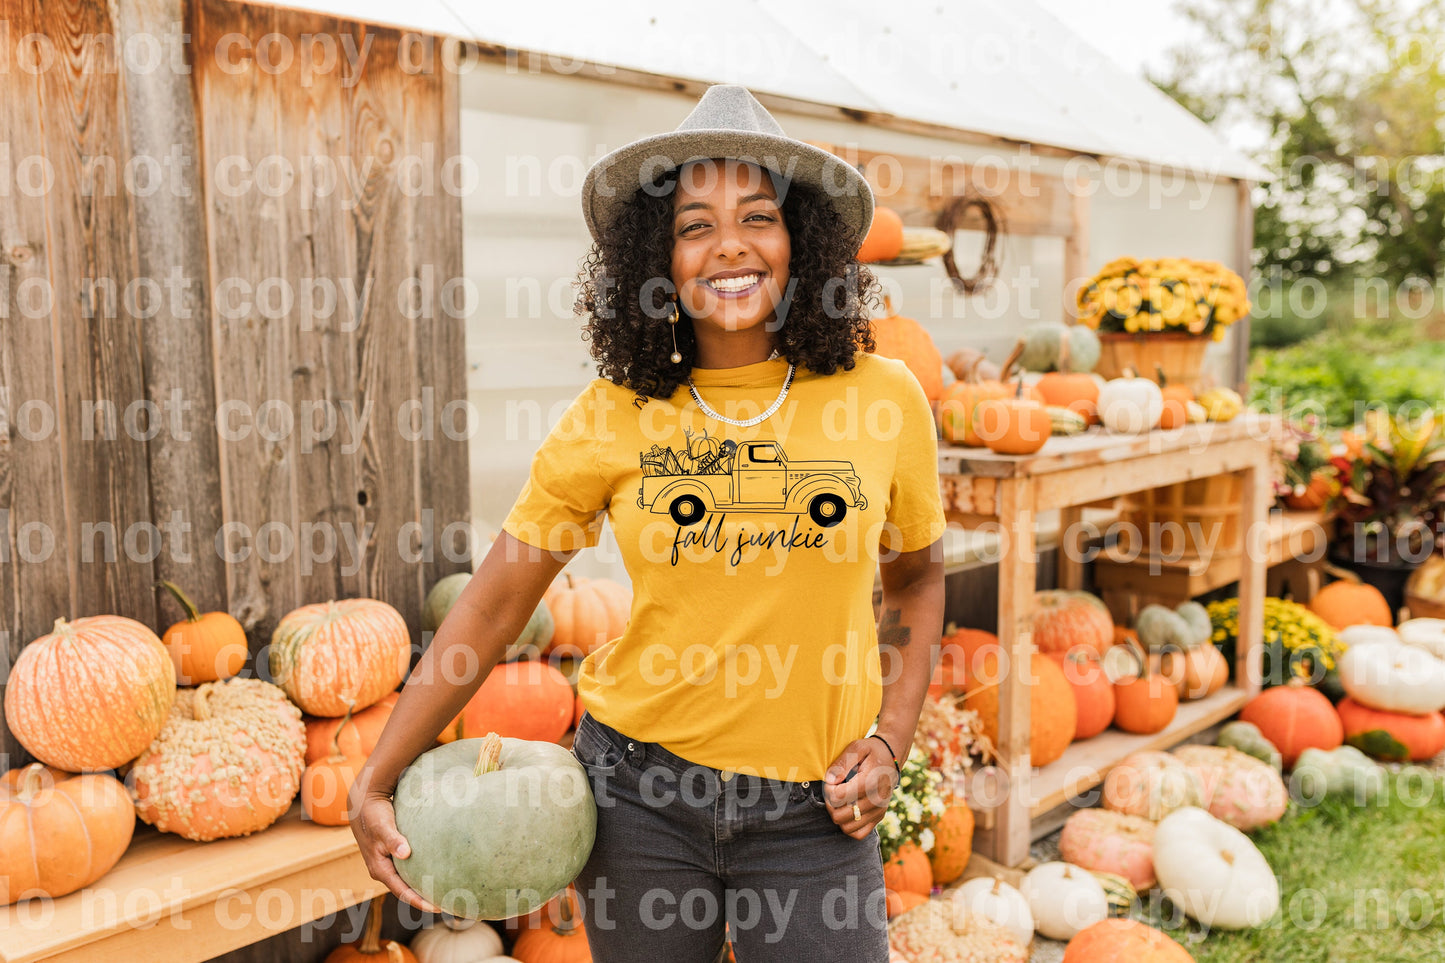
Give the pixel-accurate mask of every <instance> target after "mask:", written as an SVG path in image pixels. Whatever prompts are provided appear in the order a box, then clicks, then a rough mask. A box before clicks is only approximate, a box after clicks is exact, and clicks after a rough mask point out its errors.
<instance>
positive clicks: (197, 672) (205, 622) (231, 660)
mask: <svg viewBox="0 0 1445 963" xmlns="http://www.w3.org/2000/svg"><path fill="white" fill-rule="evenodd" d="M156 584H157V585H159V586H160V587H161V588H163V589H165V590H166V591H167V592H169V593H170V594H171V596H172V597H173V598H174V599H175V600H176V602H177V603H178V604H179V605H180V606H181V608H182V609H184V610H185V613H186V617H185V618H184V619H182V620H181V621H179V622H177V623H175V624H174V625H172V626H171V627H170V628H168V629H166V632H165V635H163V636H161V642H162V643H163V644H164V645H165V647H166V651H167V652H169V653H170V654H171V662H172V663H173V664H174V665H175V667H176V684H177V685H200V684H201V683H202V682H215V681H216V680H217V679H229V678H230V677H231V676H233V675H235V674H236V673H238V672H240V671H241V667H242V666H243V665H245V664H246V655H247V653H248V651H249V649H248V646H247V644H246V630H245V629H243V628H242V627H241V623H240V622H237V621H236V619H235V617H234V616H232V615H231V613H229V612H207V613H205V614H204V615H202V614H201V613H200V612H199V611H198V610H197V609H196V606H195V604H194V603H193V602H192V601H191V600H190V599H189V598H187V597H186V594H185V593H184V592H182V591H181V590H180V589H179V588H178V587H177V586H176V585H175V583H173V582H167V581H161V582H157V583H156Z"/></svg>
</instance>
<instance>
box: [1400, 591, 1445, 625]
mask: <svg viewBox="0 0 1445 963" xmlns="http://www.w3.org/2000/svg"><path fill="white" fill-rule="evenodd" d="M1405 607H1406V608H1408V609H1409V610H1410V618H1412V619H1445V602H1437V601H1435V600H1434V599H1427V598H1425V596H1423V595H1412V594H1411V593H1409V592H1406V593H1405Z"/></svg>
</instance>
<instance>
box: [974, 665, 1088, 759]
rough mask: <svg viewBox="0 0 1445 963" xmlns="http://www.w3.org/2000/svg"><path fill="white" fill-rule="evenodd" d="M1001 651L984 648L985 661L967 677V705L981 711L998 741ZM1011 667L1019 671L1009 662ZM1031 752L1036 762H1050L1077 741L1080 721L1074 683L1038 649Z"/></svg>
mask: <svg viewBox="0 0 1445 963" xmlns="http://www.w3.org/2000/svg"><path fill="white" fill-rule="evenodd" d="M999 655H1000V653H999V651H998V650H993V651H989V652H985V653H984V656H983V658H982V659H981V660H980V661H981V662H982V665H981V667H980V670H979V672H978V673H976V674H971V675H970V676H969V678H968V685H967V693H966V695H965V696H964V705H965V706H966V707H967V708H969V709H973V710H974V711H975V712H977V713H978V715H979V719H980V721H981V722H982V725H983V734H984V736H985V737H987V739H988V740H989V742H991V743H993V744H994V745H995V746H996V745H998V705H999V691H1000V686H1001V684H1002V682H1003V680H1004V672H1003V669H1002V666H1001V663H1000V661H999ZM1009 671H1011V672H1012V671H1018V667H1017V666H1010V667H1009ZM1028 671H1029V672H1030V673H1031V678H1029V679H1028V680H1027V681H1026V683H1025V684H1026V685H1028V688H1029V707H1030V708H1029V752H1030V755H1031V756H1032V762H1033V765H1035V766H1047V765H1048V764H1049V763H1051V762H1053V761H1054V760H1056V759H1058V758H1059V757H1060V756H1062V755H1063V754H1064V750H1065V749H1067V748H1069V743H1071V742H1073V741H1074V732H1075V726H1077V725H1078V706H1077V704H1076V703H1075V700H1074V689H1073V686H1071V685H1069V680H1068V679H1066V678H1064V670H1063V669H1061V668H1059V665H1058V663H1056V662H1054V660H1053V659H1050V658H1049V657H1048V656H1046V655H1043V654H1041V653H1038V652H1035V653H1033V656H1032V658H1031V660H1030V662H1029V666H1028Z"/></svg>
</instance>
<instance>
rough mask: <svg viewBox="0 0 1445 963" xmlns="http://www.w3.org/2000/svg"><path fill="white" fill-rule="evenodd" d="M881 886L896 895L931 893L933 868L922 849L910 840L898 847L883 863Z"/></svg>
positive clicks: (925, 894)
mask: <svg viewBox="0 0 1445 963" xmlns="http://www.w3.org/2000/svg"><path fill="white" fill-rule="evenodd" d="M883 885H884V886H885V887H886V888H887V889H891V890H893V891H894V892H896V893H920V894H922V895H923V896H927V895H928V894H929V893H930V892H932V890H933V867H932V866H931V865H930V864H929V862H928V854H927V853H925V852H924V851H923V847H922V846H919V845H918V844H917V843H915V842H913V841H912V840H908V841H907V842H905V843H903V845H901V846H899V847H898V849H897V850H896V851H895V852H894V853H893V855H892V856H891V857H889V858H888V859H887V860H885V861H884V863H883Z"/></svg>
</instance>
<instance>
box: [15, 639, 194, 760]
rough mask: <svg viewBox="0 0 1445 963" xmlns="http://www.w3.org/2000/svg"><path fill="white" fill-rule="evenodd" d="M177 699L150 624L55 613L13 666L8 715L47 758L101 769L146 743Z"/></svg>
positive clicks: (18, 734) (171, 670)
mask: <svg viewBox="0 0 1445 963" xmlns="http://www.w3.org/2000/svg"><path fill="white" fill-rule="evenodd" d="M175 699H176V668H175V665H174V664H173V663H172V662H171V656H170V653H169V652H167V651H166V647H165V646H164V645H163V644H162V643H161V640H160V639H159V638H158V637H157V636H156V634H155V633H154V632H152V631H151V630H150V629H148V628H146V627H145V626H144V625H142V624H141V623H139V622H137V621H135V620H134V619H127V618H123V617H121V616H119V615H93V616H90V617H89V618H83V619H76V620H75V621H74V622H67V621H66V620H65V619H56V620H55V627H54V629H53V630H52V631H51V632H50V634H49V635H42V636H40V638H38V639H36V640H34V641H33V642H31V643H30V644H29V645H27V646H25V648H23V649H21V650H20V656H19V657H18V658H17V659H16V660H15V665H14V666H13V667H12V668H11V670H10V678H9V679H8V680H7V684H6V685H5V722H6V724H7V725H9V727H10V731H11V732H12V733H13V734H14V735H15V738H16V739H18V740H20V744H21V745H22V746H24V747H25V748H26V749H27V750H29V752H30V754H31V755H32V756H34V757H35V758H36V759H39V760H40V761H41V762H43V763H45V764H47V765H50V766H54V767H55V768H57V769H63V770H65V771H66V772H87V771H92V772H94V771H104V770H106V769H114V768H115V767H116V766H119V765H122V764H124V763H126V762H129V761H130V760H132V759H134V758H135V757H136V756H137V755H139V754H140V753H141V751H142V750H144V749H145V747H146V746H148V745H150V743H151V740H152V739H154V738H155V737H156V735H157V734H158V733H159V732H160V731H161V727H162V726H164V725H165V724H166V718H167V717H168V715H169V714H170V711H171V704H172V703H173V702H175Z"/></svg>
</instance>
